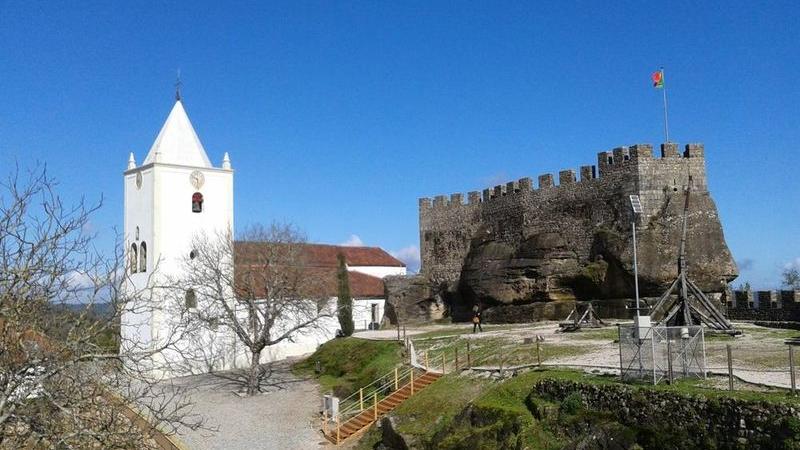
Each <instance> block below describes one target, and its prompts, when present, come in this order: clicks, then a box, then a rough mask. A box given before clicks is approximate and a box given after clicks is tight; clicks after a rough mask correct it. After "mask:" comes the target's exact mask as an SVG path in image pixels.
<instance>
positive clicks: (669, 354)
mask: <svg viewBox="0 0 800 450" xmlns="http://www.w3.org/2000/svg"><path fill="white" fill-rule="evenodd" d="M667 374H668V375H669V377H668V379H669V384H672V383H673V381H674V376H673V373H672V343H671V341H670V338H669V328H668V329H667Z"/></svg>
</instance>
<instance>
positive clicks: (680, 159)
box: [419, 143, 737, 309]
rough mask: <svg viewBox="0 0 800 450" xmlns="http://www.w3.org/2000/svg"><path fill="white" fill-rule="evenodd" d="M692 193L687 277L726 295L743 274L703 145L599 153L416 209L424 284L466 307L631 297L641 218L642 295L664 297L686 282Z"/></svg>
mask: <svg viewBox="0 0 800 450" xmlns="http://www.w3.org/2000/svg"><path fill="white" fill-rule="evenodd" d="M690 185H691V197H690V207H689V219H688V232H687V242H688V243H689V245H687V249H688V250H687V251H688V257H689V261H690V264H689V268H688V270H689V274H690V276H691V277H692V278H693V279H694V280H695V281H696V282H697V283H698V284H699V285H700V286H701V288H704V289H705V290H708V291H712V292H721V291H722V290H723V289H724V288H725V285H726V283H727V282H728V281H730V280H732V279H733V278H735V277H736V275H737V270H736V266H735V263H734V262H733V259H732V257H731V255H730V252H729V250H728V248H727V245H726V244H725V241H724V236H723V234H722V228H721V225H720V223H719V218H718V215H717V210H716V205H715V204H714V202H713V200H712V199H711V196H710V194H709V192H708V185H707V180H706V170H705V155H704V148H703V145H702V144H688V145H686V146H685V147H684V149H683V151H682V152H679V151H678V145H677V144H675V143H668V144H662V145H661V157H660V158H657V157H654V156H653V148H652V146H651V145H649V144H637V145H633V146H630V147H619V148H615V149H614V150H612V151H608V152H600V153H599V154H598V155H597V164H596V165H587V166H583V167H581V168H580V170H579V171H577V172H576V171H575V170H571V169H570V170H562V171H560V172H559V173H558V177H557V182H556V178H555V177H554V176H553V175H552V174H543V175H540V176H539V177H538V178H537V182H536V186H535V185H534V181H533V180H532V179H531V178H522V179H519V180H517V181H512V182H509V183H507V184H505V185H498V186H495V187H494V188H491V189H484V190H483V191H482V192H477V191H473V192H469V193H467V194H466V196H465V195H464V194H461V193H456V194H452V195H450V196H443V195H440V196H436V197H434V198H422V199H420V200H419V221H420V252H421V259H422V267H421V275H422V276H423V277H424V278H425V279H427V280H429V281H430V282H431V283H433V284H435V285H437V286H439V285H442V284H443V283H444V284H447V285H448V286H449V288H448V289H449V291H450V293H451V296H450V297H451V298H452V299H454V300H453V301H455V302H457V303H458V302H460V303H462V306H464V307H465V308H467V309H468V307H467V306H468V305H464V304H472V303H475V302H484V301H485V302H487V304H488V305H490V306H491V305H492V304H512V303H531V302H535V301H548V300H575V299H580V300H585V299H592V298H622V297H629V296H632V295H633V277H632V273H633V268H632V260H633V258H632V246H631V245H630V233H631V223H632V220H633V215H632V213H631V208H630V200H629V195H631V194H637V195H639V196H640V199H641V202H642V206H643V213H642V214H641V215H640V216H639V217H638V218H637V230H639V235H638V236H637V240H638V241H639V242H638V244H639V252H638V256H639V273H640V289H641V291H642V295H659V294H660V293H661V290H663V289H664V288H665V287H666V285H668V283H669V282H671V281H672V278H674V276H675V274H676V272H677V251H678V244H679V242H680V230H681V222H682V221H681V217H682V214H683V206H684V202H685V201H686V192H687V189H688V188H689V186H690Z"/></svg>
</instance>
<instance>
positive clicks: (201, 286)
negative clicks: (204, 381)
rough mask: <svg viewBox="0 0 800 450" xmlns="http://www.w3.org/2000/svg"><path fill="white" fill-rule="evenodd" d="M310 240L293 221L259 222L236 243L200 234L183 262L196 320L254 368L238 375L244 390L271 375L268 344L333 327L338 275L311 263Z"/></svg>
mask: <svg viewBox="0 0 800 450" xmlns="http://www.w3.org/2000/svg"><path fill="white" fill-rule="evenodd" d="M305 243H306V239H305V236H304V235H303V233H302V232H300V231H299V230H298V229H297V228H296V227H294V226H292V225H289V224H278V223H273V224H272V225H270V226H267V227H265V226H254V227H252V228H250V229H249V230H247V231H246V232H245V233H244V234H243V235H242V236H241V239H240V240H239V241H238V242H234V240H233V238H232V236H231V233H230V232H228V233H225V234H221V235H217V236H205V235H200V236H197V237H195V239H194V242H193V249H194V251H193V253H192V254H191V255H190V257H188V258H187V259H186V261H185V265H186V270H185V271H184V272H185V273H187V274H188V275H187V276H186V278H184V279H182V280H176V281H177V282H178V283H180V285H181V286H182V289H183V290H185V291H186V292H193V293H194V294H193V295H192V298H191V299H187V302H186V307H187V308H188V309H189V310H190V311H193V312H194V314H195V315H196V317H198V318H199V322H200V323H203V324H205V325H206V326H207V327H209V328H210V330H211V331H213V332H217V333H225V332H227V333H229V335H231V336H232V338H233V339H234V340H235V344H236V345H237V346H241V347H243V348H244V350H245V353H246V357H247V360H248V361H249V367H248V368H247V370H246V371H244V372H242V373H236V372H234V373H233V376H234V377H236V378H237V379H238V380H239V381H240V382H241V383H242V384H244V386H245V392H246V394H247V395H254V394H256V393H258V392H260V391H261V386H262V382H263V381H264V380H265V378H266V377H267V375H268V371H267V370H266V368H265V366H263V365H262V364H261V360H262V353H263V352H264V350H265V349H268V348H269V347H271V346H274V345H277V344H279V343H281V342H284V341H293V340H294V339H297V338H300V337H302V336H306V335H310V334H318V335H324V334H325V333H326V330H330V328H331V325H330V319H331V318H333V317H335V313H336V307H335V301H332V300H331V294H330V292H331V288H333V290H335V276H333V274H332V273H330V272H329V271H326V270H321V269H320V268H316V267H313V266H312V265H311V264H309V260H308V252H307V249H308V247H307V246H306V245H305ZM234 261H235V263H234ZM334 323H335V319H334ZM334 329H335V326H334Z"/></svg>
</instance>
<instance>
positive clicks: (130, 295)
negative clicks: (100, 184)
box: [0, 167, 202, 448]
mask: <svg viewBox="0 0 800 450" xmlns="http://www.w3.org/2000/svg"><path fill="white" fill-rule="evenodd" d="M101 205H102V199H101V201H99V202H98V203H96V204H88V203H86V202H85V201H84V200H83V199H81V200H80V201H79V202H77V203H76V204H75V205H65V204H64V203H63V202H62V200H61V199H60V198H59V196H58V194H57V183H56V182H55V180H54V179H53V178H51V177H49V176H48V175H47V172H46V170H45V168H44V167H36V168H35V169H34V170H32V171H31V172H29V173H28V174H22V175H21V174H20V170H19V169H17V170H16V171H15V172H14V173H13V174H12V175H11V176H10V177H9V178H8V179H7V180H6V181H5V182H4V183H0V448H89V447H104V448H109V447H114V448H148V447H150V446H152V443H153V441H152V436H153V433H155V429H154V428H148V429H142V428H141V426H140V424H137V423H136V422H135V420H133V419H134V418H135V414H134V413H133V409H131V408H130V406H133V407H134V408H135V409H137V410H139V411H142V412H143V414H144V415H145V416H146V417H147V418H148V419H149V420H150V421H151V422H152V424H153V425H155V426H157V427H159V428H161V429H163V430H164V431H166V432H171V431H174V430H175V428H176V427H178V426H185V427H189V428H198V427H200V426H202V420H201V419H200V418H199V417H193V416H191V414H190V413H189V407H190V405H189V403H188V402H187V401H186V399H185V397H184V392H182V391H181V390H180V389H177V388H175V389H173V388H171V387H169V386H165V385H161V386H160V387H159V388H158V389H155V388H154V387H155V386H156V385H155V384H154V382H153V381H152V380H151V379H150V378H149V377H148V376H147V373H146V372H145V371H142V370H140V367H142V365H141V364H139V363H138V362H139V361H142V360H144V359H147V358H149V357H151V356H152V355H153V354H154V352H158V351H160V350H162V349H163V348H166V347H169V346H171V345H172V344H173V343H174V342H175V341H176V340H177V339H179V338H180V336H173V337H169V338H165V339H163V341H162V342H161V344H160V345H156V346H153V345H151V346H148V347H147V348H143V347H137V345H135V344H134V345H130V343H126V342H123V341H122V339H121V337H120V334H119V327H120V318H121V316H122V314H123V312H126V311H132V310H136V311H137V312H139V313H144V312H145V309H146V308H147V307H148V305H152V304H153V303H154V302H152V299H150V298H149V297H148V296H149V295H150V293H149V292H148V291H134V290H132V289H129V288H127V289H126V288H124V286H125V284H126V283H125V280H126V277H127V271H126V270H125V267H124V263H123V262H122V261H123V257H122V256H123V255H122V252H121V251H120V250H117V251H116V252H114V254H113V255H111V256H107V255H103V254H102V253H100V252H99V251H98V250H97V249H96V248H95V246H94V242H95V238H96V236H95V235H94V234H93V233H92V232H90V228H91V222H90V217H91V215H92V214H93V213H94V212H95V211H97V210H98V209H99V208H100V207H101ZM119 248H121V246H117V249H119ZM121 349H122V350H121ZM125 349H133V350H132V351H129V352H128V351H126V350H125Z"/></svg>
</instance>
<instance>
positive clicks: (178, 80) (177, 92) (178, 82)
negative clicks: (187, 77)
mask: <svg viewBox="0 0 800 450" xmlns="http://www.w3.org/2000/svg"><path fill="white" fill-rule="evenodd" d="M182 84H183V83H181V69H178V76H177V78H176V79H175V100H177V101H180V100H181V85H182Z"/></svg>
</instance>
